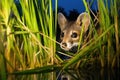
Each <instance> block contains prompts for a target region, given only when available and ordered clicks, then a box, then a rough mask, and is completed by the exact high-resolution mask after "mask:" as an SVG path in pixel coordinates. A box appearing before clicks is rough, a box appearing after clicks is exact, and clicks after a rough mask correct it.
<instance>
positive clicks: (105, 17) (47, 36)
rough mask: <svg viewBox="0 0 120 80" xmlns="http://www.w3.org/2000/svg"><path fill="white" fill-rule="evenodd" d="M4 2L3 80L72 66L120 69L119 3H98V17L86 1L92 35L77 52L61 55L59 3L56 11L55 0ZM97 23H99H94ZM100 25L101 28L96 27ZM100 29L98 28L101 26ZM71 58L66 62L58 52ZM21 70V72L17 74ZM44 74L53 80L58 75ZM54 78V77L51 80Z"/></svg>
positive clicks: (0, 32)
mask: <svg viewBox="0 0 120 80" xmlns="http://www.w3.org/2000/svg"><path fill="white" fill-rule="evenodd" d="M19 1H20V2H15V1H14V0H2V1H0V65H1V66H0V73H1V76H0V78H1V79H2V80H6V79H7V74H8V73H14V74H24V73H25V74H29V73H37V72H40V73H42V72H50V71H54V70H57V68H60V69H61V70H64V69H69V68H70V67H69V66H71V68H72V67H76V68H82V67H83V66H84V65H86V64H87V63H91V64H92V63H93V62H94V61H96V60H97V61H98V62H100V65H101V67H106V66H107V67H112V68H113V67H119V63H120V60H119V58H120V53H119V52H120V45H119V42H120V40H119V39H120V28H119V26H120V24H119V23H118V22H119V21H120V16H119V15H118V14H119V9H120V7H119V6H118V4H119V1H117V0H110V4H108V2H107V1H108V0H105V1H103V0H98V12H96V13H97V15H98V16H97V15H95V14H94V13H93V11H92V10H91V9H90V7H91V5H92V3H88V2H86V0H83V2H84V4H85V8H86V11H87V12H88V13H89V14H92V15H93V17H94V19H92V18H91V25H90V30H89V33H88V36H87V37H86V39H85V40H84V43H83V46H82V47H81V48H80V49H79V50H78V52H77V53H75V54H72V53H70V52H60V51H59V49H58V46H57V45H59V42H57V41H56V35H57V0H55V12H53V9H52V0H19ZM94 20H96V22H94ZM96 24H97V25H96ZM98 26H99V28H98V29H96V27H98ZM58 52H59V53H60V54H62V55H63V56H66V55H67V56H68V57H70V58H69V59H68V60H65V61H64V60H62V59H61V58H60V57H59V56H58V54H57V53H58ZM16 71H20V72H16ZM52 74H53V76H52V77H50V76H51V73H50V74H47V75H46V74H43V75H42V77H43V78H44V79H45V78H46V79H50V78H51V80H53V78H55V77H56V76H55V74H54V73H52ZM48 77H50V78H48Z"/></svg>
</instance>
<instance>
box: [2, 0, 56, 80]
mask: <svg viewBox="0 0 120 80" xmlns="http://www.w3.org/2000/svg"><path fill="white" fill-rule="evenodd" d="M56 7H57V0H56ZM53 15H55V17H53ZM56 25H57V8H56V10H55V14H54V13H53V9H52V0H19V2H17V3H15V2H14V0H3V1H0V38H1V39H0V44H1V45H3V46H1V47H0V57H2V58H0V61H2V63H1V65H3V66H2V67H1V69H0V71H2V72H5V71H6V69H7V71H8V72H9V73H10V72H13V71H16V70H26V69H33V68H36V67H44V66H47V65H53V64H54V63H55V62H56V63H57V59H56V57H55V56H56V54H55V52H56ZM4 62H5V63H4ZM2 68H3V69H4V68H5V69H4V70H2ZM49 76H51V75H50V74H49ZM51 80H52V79H51Z"/></svg>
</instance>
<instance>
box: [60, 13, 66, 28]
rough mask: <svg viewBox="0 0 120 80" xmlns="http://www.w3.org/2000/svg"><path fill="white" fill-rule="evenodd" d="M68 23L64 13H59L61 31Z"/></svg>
mask: <svg viewBox="0 0 120 80" xmlns="http://www.w3.org/2000/svg"><path fill="white" fill-rule="evenodd" d="M66 23H67V19H66V18H65V16H64V15H63V14H62V13H58V24H59V26H60V29H61V30H63V29H64V27H65V25H66Z"/></svg>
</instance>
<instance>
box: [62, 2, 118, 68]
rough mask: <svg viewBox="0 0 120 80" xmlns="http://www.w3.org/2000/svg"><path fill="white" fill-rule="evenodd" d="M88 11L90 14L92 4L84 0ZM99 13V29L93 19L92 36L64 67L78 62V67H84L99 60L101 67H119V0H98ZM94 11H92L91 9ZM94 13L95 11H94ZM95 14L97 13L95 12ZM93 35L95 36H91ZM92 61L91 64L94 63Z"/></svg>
mask: <svg viewBox="0 0 120 80" xmlns="http://www.w3.org/2000/svg"><path fill="white" fill-rule="evenodd" d="M83 3H84V4H85V8H86V11H87V12H88V13H89V14H90V11H91V10H90V4H92V3H90V4H88V2H86V0H83ZM97 4H98V13H97V14H98V15H99V16H94V17H95V18H97V22H98V24H99V28H98V29H99V31H98V30H97V29H96V27H98V26H96V25H95V24H94V20H92V19H91V25H90V32H89V34H90V35H88V37H90V39H89V41H88V42H85V44H84V45H83V47H82V48H81V49H80V50H79V52H78V53H76V54H75V55H74V57H73V58H71V59H70V60H69V62H68V63H67V64H65V65H64V67H63V69H66V68H67V67H68V66H70V65H74V64H75V63H76V66H77V68H78V67H82V66H83V65H84V64H85V63H86V62H88V63H90V61H91V60H92V61H93V62H94V61H96V57H95V56H97V60H98V62H99V61H100V63H101V67H112V68H113V67H119V56H120V54H119V49H120V45H119V37H120V36H119V30H120V29H119V27H118V26H119V24H118V21H119V19H118V10H117V9H118V8H117V1H116V0H114V1H112V0H109V1H108V0H98V1H97ZM91 12H92V11H91ZM92 13H93V12H92ZM93 15H95V14H94V13H93ZM91 36H93V37H91ZM93 62H91V64H92V63H93Z"/></svg>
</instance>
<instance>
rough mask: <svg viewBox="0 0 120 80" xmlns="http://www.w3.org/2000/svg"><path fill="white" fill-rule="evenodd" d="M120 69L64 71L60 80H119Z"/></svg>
mask: <svg viewBox="0 0 120 80" xmlns="http://www.w3.org/2000/svg"><path fill="white" fill-rule="evenodd" d="M119 74H120V70H119V69H108V68H105V69H99V68H97V69H96V68H91V69H79V70H69V71H64V72H63V73H62V74H61V75H60V77H59V79H58V80H119V78H120V77H119Z"/></svg>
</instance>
